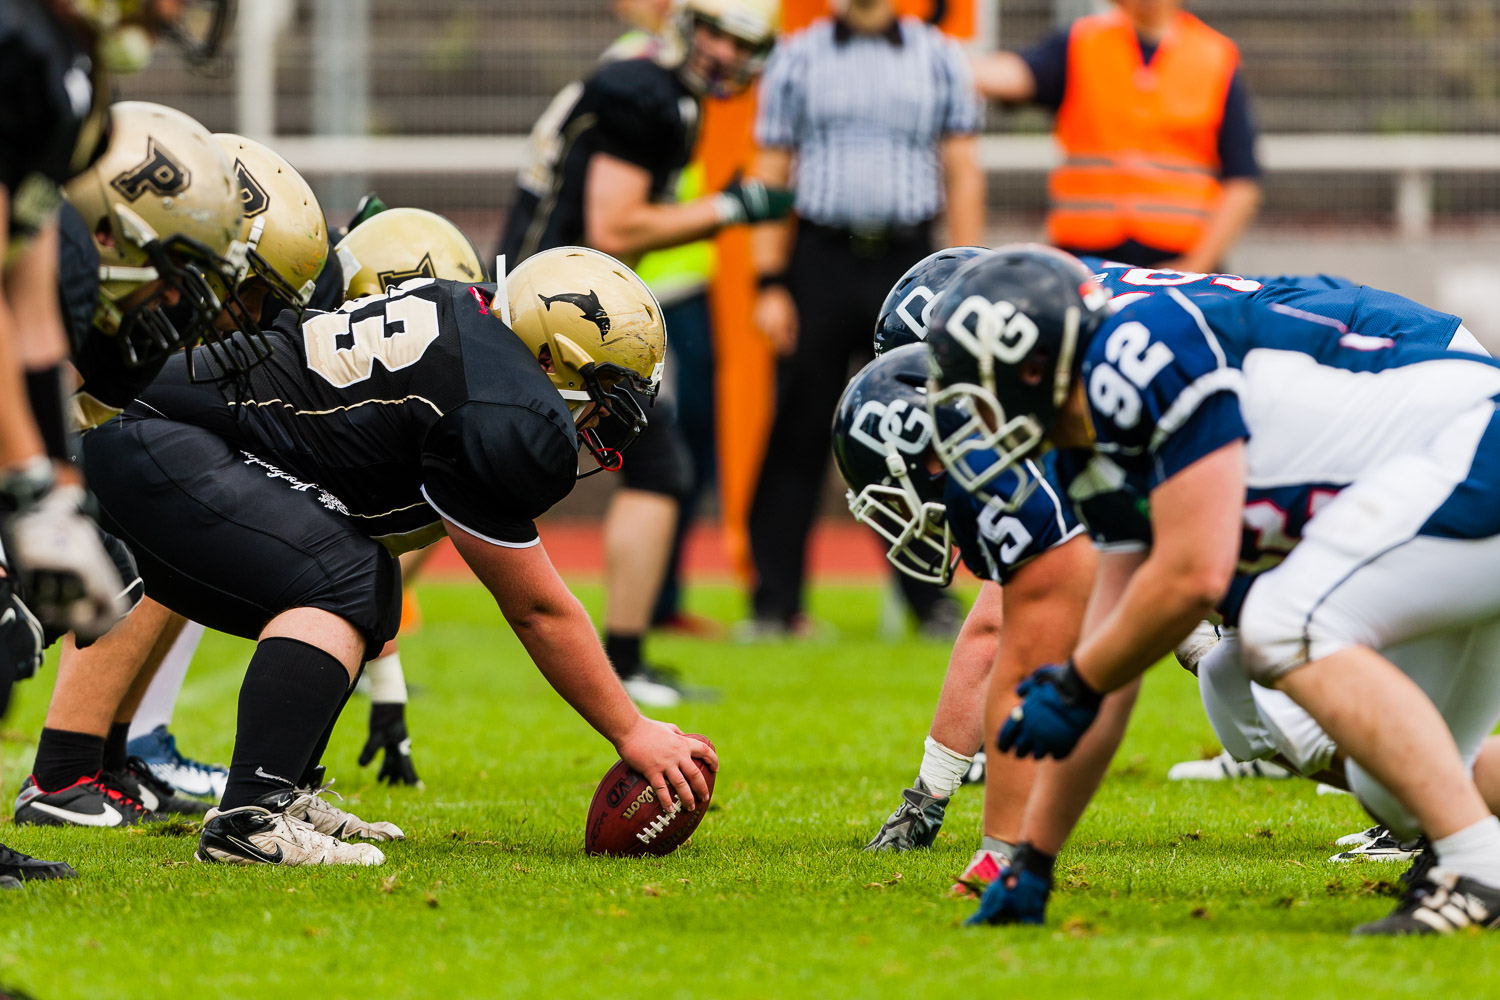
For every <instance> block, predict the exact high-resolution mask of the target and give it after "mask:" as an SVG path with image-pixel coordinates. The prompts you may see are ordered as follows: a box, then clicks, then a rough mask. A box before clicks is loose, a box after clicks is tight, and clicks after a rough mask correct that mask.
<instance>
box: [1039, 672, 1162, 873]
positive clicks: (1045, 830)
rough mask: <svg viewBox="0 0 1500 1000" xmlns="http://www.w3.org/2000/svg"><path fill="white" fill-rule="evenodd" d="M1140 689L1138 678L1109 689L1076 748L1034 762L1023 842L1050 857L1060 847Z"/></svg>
mask: <svg viewBox="0 0 1500 1000" xmlns="http://www.w3.org/2000/svg"><path fill="white" fill-rule="evenodd" d="M1139 691H1140V681H1139V680H1135V681H1132V682H1130V683H1129V684H1126V685H1125V686H1124V687H1123V688H1121V689H1120V690H1118V691H1115V692H1113V693H1111V694H1110V695H1109V696H1108V697H1106V698H1105V699H1104V704H1103V705H1102V706H1100V709H1099V717H1098V718H1096V719H1095V720H1094V724H1093V725H1092V726H1090V727H1089V729H1088V732H1086V733H1084V735H1083V738H1082V739H1081V740H1079V741H1078V747H1077V748H1076V749H1075V750H1074V751H1073V752H1072V753H1071V754H1069V755H1068V756H1067V757H1066V758H1064V759H1062V760H1048V761H1043V762H1042V763H1041V764H1040V765H1039V767H1038V770H1037V776H1036V783H1035V784H1034V785H1033V786H1032V791H1031V797H1030V799H1028V800H1027V803H1026V816H1025V818H1024V819H1023V820H1022V822H1021V839H1022V840H1024V841H1025V842H1026V843H1028V844H1031V845H1032V846H1033V847H1036V848H1038V849H1039V850H1041V851H1043V852H1045V853H1047V854H1051V855H1053V856H1056V855H1057V854H1058V852H1060V851H1061V850H1062V847H1063V845H1064V844H1065V843H1067V841H1068V838H1069V837H1070V836H1072V834H1073V829H1074V828H1075V827H1076V826H1077V825H1078V821H1079V820H1080V819H1082V818H1083V814H1084V811H1085V810H1086V809H1087V808H1088V804H1089V802H1090V800H1092V799H1093V797H1094V792H1095V791H1097V790H1098V788H1099V783H1100V782H1102V781H1103V780H1104V775H1105V773H1106V772H1107V771H1108V770H1109V763H1110V761H1112V760H1113V759H1114V756H1115V751H1116V750H1118V749H1119V747H1120V741H1121V740H1123V739H1124V738H1125V727H1126V724H1127V723H1128V722H1129V721H1130V712H1131V709H1132V708H1134V707H1135V698H1136V694H1137V693H1138V692H1139Z"/></svg>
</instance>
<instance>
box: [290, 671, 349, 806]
mask: <svg viewBox="0 0 1500 1000" xmlns="http://www.w3.org/2000/svg"><path fill="white" fill-rule="evenodd" d="M352 694H354V688H353V687H350V688H349V689H348V690H347V691H345V692H344V700H343V701H341V702H339V708H338V711H336V712H334V713H333V718H331V719H329V720H328V725H326V726H324V727H323V735H322V736H319V737H318V742H316V743H314V744H313V749H312V755H311V756H309V757H308V758H307V766H306V767H304V768H303V769H302V774H301V775H300V776H299V777H298V778H297V787H298V788H315V787H317V786H318V785H320V784H322V783H323V775H322V774H321V773H320V772H321V770H322V769H321V768H320V767H319V765H320V764H322V763H323V751H325V750H327V749H328V741H329V740H331V739H333V727H334V726H337V725H338V724H339V716H341V715H343V714H344V706H345V705H347V704H349V696H350V695H352Z"/></svg>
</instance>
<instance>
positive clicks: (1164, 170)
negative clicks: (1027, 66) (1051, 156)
mask: <svg viewBox="0 0 1500 1000" xmlns="http://www.w3.org/2000/svg"><path fill="white" fill-rule="evenodd" d="M1238 65H1239V50H1238V49H1237V48H1236V47H1235V44H1234V43H1233V42H1232V41H1230V40H1229V39H1228V38H1225V37H1224V36H1223V35H1221V34H1219V33H1218V32H1217V31H1215V30H1214V29H1212V28H1210V27H1209V26H1208V25H1206V24H1204V23H1203V22H1202V21H1200V20H1198V19H1197V18H1196V17H1194V16H1193V15H1191V14H1189V13H1187V12H1186V11H1180V12H1178V14H1177V16H1176V19H1175V20H1174V21H1173V22H1172V25H1171V27H1170V28H1169V29H1168V30H1167V33H1166V35H1165V36H1164V37H1163V38H1162V41H1161V45H1160V46H1159V47H1158V48H1157V50H1156V55H1155V56H1154V57H1153V58H1152V60H1151V62H1150V64H1149V65H1146V64H1143V63H1142V62H1141V48H1140V43H1139V42H1138V41H1137V40H1136V34H1135V29H1134V27H1133V26H1132V25H1131V23H1130V20H1129V19H1128V18H1127V17H1126V16H1125V15H1124V14H1122V13H1120V12H1119V11H1117V10H1115V11H1110V12H1108V13H1104V14H1097V15H1094V16H1092V17H1084V18H1080V19H1079V20H1077V21H1075V22H1074V23H1073V27H1072V29H1071V30H1070V32H1069V35H1068V77H1067V84H1066V89H1065V90H1064V92H1063V102H1062V107H1061V108H1059V109H1058V112H1057V125H1056V132H1055V134H1056V137H1057V140H1058V142H1059V143H1060V144H1061V145H1062V147H1063V151H1064V154H1065V156H1066V159H1065V160H1064V162H1063V164H1062V166H1060V167H1058V168H1057V169H1056V170H1054V171H1053V173H1052V177H1051V179H1050V181H1049V182H1048V195H1049V198H1050V201H1051V210H1050V213H1049V215H1048V218H1047V231H1048V236H1049V238H1050V239H1051V241H1052V242H1053V243H1055V244H1057V245H1059V246H1065V247H1074V248H1079V249H1097V250H1104V249H1107V248H1109V247H1113V246H1116V245H1118V244H1120V243H1124V242H1125V241H1126V240H1136V241H1138V242H1140V243H1144V244H1147V245H1148V246H1152V247H1158V248H1160V249H1162V250H1167V251H1171V252H1174V253H1177V252H1182V251H1185V250H1188V249H1189V248H1191V247H1192V246H1193V245H1194V244H1195V243H1196V242H1197V241H1198V238H1199V237H1200V236H1201V235H1202V234H1203V230H1204V228H1205V227H1206V226H1207V223H1208V219H1209V216H1210V215H1211V214H1212V212H1213V210H1214V208H1215V207H1216V206H1217V204H1218V200H1219V168H1220V164H1219V152H1218V139H1219V125H1220V122H1221V120H1222V119H1223V117H1224V98H1225V95H1227V94H1228V92H1229V83H1230V80H1231V79H1232V78H1233V76H1234V71H1235V68H1236V67H1237V66H1238Z"/></svg>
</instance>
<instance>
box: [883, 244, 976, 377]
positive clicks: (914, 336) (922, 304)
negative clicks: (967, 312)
mask: <svg viewBox="0 0 1500 1000" xmlns="http://www.w3.org/2000/svg"><path fill="white" fill-rule="evenodd" d="M993 252H994V251H992V250H986V249H985V248H984V247H948V248H947V249H944V250H939V251H938V252H937V253H932V254H928V255H927V256H926V257H923V258H922V259H921V260H919V261H917V262H916V263H915V264H913V265H912V266H911V267H910V269H908V270H907V272H906V273H905V274H903V275H902V276H901V280H900V281H897V282H896V283H895V284H894V285H892V286H891V290H890V291H889V292H888V293H886V296H885V302H884V303H882V304H881V306H880V315H879V316H878V317H876V319H875V356H876V357H877V358H878V357H880V356H881V355H882V354H884V353H885V352H886V351H889V350H891V349H892V348H896V347H901V346H902V345H904V344H916V343H920V342H921V341H923V340H926V339H927V314H928V313H929V312H930V311H931V309H932V301H933V300H934V299H936V298H937V297H938V294H939V293H940V292H942V290H943V288H944V287H946V286H947V284H948V280H949V279H950V278H952V277H953V274H954V272H955V271H957V270H958V269H959V268H961V267H963V266H964V265H965V264H967V263H968V262H969V261H971V260H973V259H974V258H975V257H982V256H984V255H985V254H988V253H993Z"/></svg>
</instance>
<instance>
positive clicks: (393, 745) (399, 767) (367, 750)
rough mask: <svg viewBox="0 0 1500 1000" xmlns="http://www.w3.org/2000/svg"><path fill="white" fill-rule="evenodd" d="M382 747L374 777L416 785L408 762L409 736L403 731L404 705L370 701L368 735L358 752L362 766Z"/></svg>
mask: <svg viewBox="0 0 1500 1000" xmlns="http://www.w3.org/2000/svg"><path fill="white" fill-rule="evenodd" d="M380 750H384V751H385V759H384V760H383V761H381V762H380V772H379V773H378V774H376V776H375V777H376V780H378V781H383V782H389V783H390V784H392V785H418V786H420V785H421V784H422V779H421V778H418V777H417V769H416V768H415V767H413V766H412V762H411V737H410V736H408V735H407V734H406V706H405V705H371V706H370V738H369V739H367V740H365V746H364V749H363V750H361V751H360V752H359V766H360V767H366V766H368V765H369V763H370V761H372V760H374V759H375V754H376V753H377V752H378V751H380Z"/></svg>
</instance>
